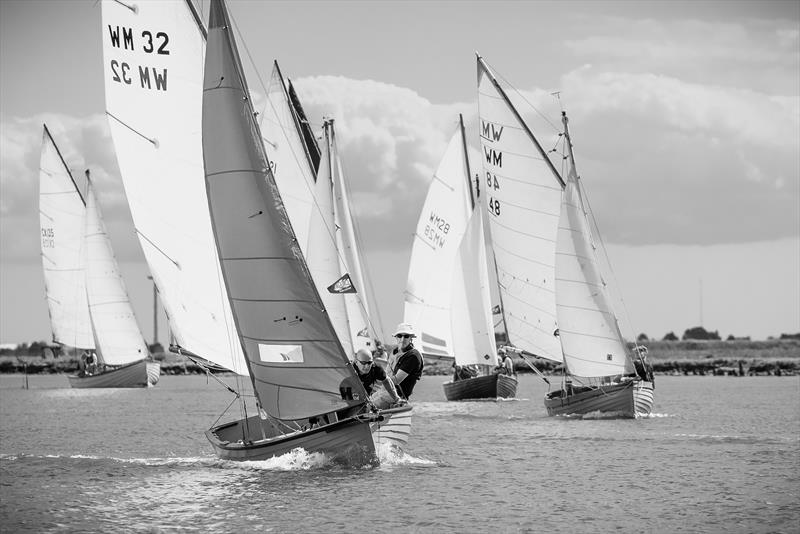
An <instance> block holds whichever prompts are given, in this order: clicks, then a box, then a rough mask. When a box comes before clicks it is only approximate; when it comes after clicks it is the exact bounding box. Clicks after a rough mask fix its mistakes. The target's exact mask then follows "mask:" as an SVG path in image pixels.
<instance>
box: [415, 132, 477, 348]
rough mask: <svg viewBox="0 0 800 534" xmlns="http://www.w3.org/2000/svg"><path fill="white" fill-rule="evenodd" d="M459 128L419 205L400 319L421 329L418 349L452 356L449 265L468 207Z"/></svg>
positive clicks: (451, 263)
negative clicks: (421, 204) (418, 215)
mask: <svg viewBox="0 0 800 534" xmlns="http://www.w3.org/2000/svg"><path fill="white" fill-rule="evenodd" d="M464 149H465V146H464V142H463V138H462V134H461V129H460V128H459V130H458V131H457V132H456V133H455V134H454V135H453V137H452V138H451V139H450V142H449V143H448V145H447V149H446V150H445V153H444V155H443V156H442V159H441V161H440V162H439V166H438V167H437V169H436V172H435V173H434V175H433V180H432V181H431V184H430V186H429V188H428V195H427V197H426V198H425V203H424V204H423V206H422V213H421V214H420V218H419V222H418V223H417V229H416V232H415V233H414V244H413V245H412V247H411V260H410V263H409V267H408V281H407V283H406V291H405V307H404V310H403V321H404V322H406V323H410V324H412V325H415V326H416V327H417V328H418V330H419V331H420V351H421V352H422V353H423V354H427V355H430V356H444V357H453V356H454V352H453V334H452V328H451V313H450V310H451V304H452V302H451V299H452V295H453V291H454V286H453V266H454V265H455V261H456V256H457V254H458V249H459V246H460V244H461V239H462V237H463V235H464V232H465V230H466V227H467V222H468V221H469V218H470V214H471V213H472V207H471V200H470V191H469V187H470V186H469V178H468V175H467V171H466V167H465V163H466V154H465V153H464Z"/></svg>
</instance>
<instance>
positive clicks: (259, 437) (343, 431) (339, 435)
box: [206, 407, 411, 466]
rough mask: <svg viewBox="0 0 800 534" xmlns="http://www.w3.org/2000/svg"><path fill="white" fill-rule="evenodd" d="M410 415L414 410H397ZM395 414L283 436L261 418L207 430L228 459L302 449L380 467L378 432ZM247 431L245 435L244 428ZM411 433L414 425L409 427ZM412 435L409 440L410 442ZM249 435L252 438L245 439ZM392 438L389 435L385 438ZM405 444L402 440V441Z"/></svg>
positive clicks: (340, 460) (220, 454)
mask: <svg viewBox="0 0 800 534" xmlns="http://www.w3.org/2000/svg"><path fill="white" fill-rule="evenodd" d="M397 410H398V411H400V412H401V413H403V414H405V413H408V414H409V415H410V410H411V408H410V407H407V409H406V408H400V409H397ZM393 415H394V414H391V413H389V414H387V416H388V417H387V416H383V415H381V414H369V415H366V416H356V417H349V418H347V419H342V420H340V421H337V422H334V423H331V424H328V425H324V426H319V427H316V428H312V429H308V430H299V431H296V432H293V433H290V434H280V433H279V432H278V431H277V430H276V429H275V427H273V426H272V425H271V423H269V422H267V421H262V420H261V419H259V418H258V417H250V418H248V419H247V420H239V421H235V422H232V423H227V424H224V425H220V426H218V427H215V428H212V429H210V430H208V431H206V437H207V438H208V441H209V442H211V446H212V447H213V448H214V452H215V453H216V455H217V456H218V457H220V458H222V459H224V460H234V461H260V460H267V459H269V458H274V457H278V456H282V455H284V454H286V453H288V452H290V451H292V450H294V449H297V448H302V449H303V450H305V451H306V452H309V453H322V454H324V455H325V456H326V457H327V458H328V459H330V460H331V461H333V462H335V463H340V464H345V465H350V466H359V465H377V464H378V457H377V454H376V452H375V443H376V441H375V439H374V436H373V433H374V432H379V431H381V430H384V431H385V430H386V425H383V426H382V423H385V422H388V421H389V420H391V418H392V416H393ZM245 427H246V428H247V431H246V432H244V431H243V430H244V428H245ZM408 432H410V424H409V425H408ZM408 432H406V434H405V441H408ZM244 434H247V435H248V436H250V439H247V440H245V439H243V435H244ZM383 439H388V436H383ZM401 441H402V440H401Z"/></svg>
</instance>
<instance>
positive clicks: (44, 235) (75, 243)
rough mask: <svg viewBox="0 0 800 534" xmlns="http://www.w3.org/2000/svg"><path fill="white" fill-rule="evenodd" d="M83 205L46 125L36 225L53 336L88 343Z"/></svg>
mask: <svg viewBox="0 0 800 534" xmlns="http://www.w3.org/2000/svg"><path fill="white" fill-rule="evenodd" d="M85 220H86V208H85V203H84V199H83V197H82V196H81V193H80V191H79V190H78V186H77V185H76V184H75V181H74V180H73V178H72V174H71V173H70V171H69V167H67V164H66V163H65V162H64V160H63V158H62V157H61V153H60V152H59V150H58V147H57V146H56V144H55V141H54V140H53V138H52V136H51V135H50V131H49V130H48V129H47V126H44V132H43V134H42V154H41V159H40V163H39V226H40V228H39V230H40V236H39V237H40V239H41V245H42V268H43V269H44V286H45V293H46V295H47V307H48V310H49V312H50V328H51V329H52V333H53V341H54V342H56V343H60V344H62V345H66V346H69V347H76V348H79V349H94V338H93V336H92V325H91V322H90V320H89V303H88V301H87V300H86V276H85V270H84V267H85V262H86V255H85V250H84V239H83V235H84V231H85V225H86V223H85Z"/></svg>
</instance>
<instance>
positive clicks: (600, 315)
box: [556, 165, 634, 377]
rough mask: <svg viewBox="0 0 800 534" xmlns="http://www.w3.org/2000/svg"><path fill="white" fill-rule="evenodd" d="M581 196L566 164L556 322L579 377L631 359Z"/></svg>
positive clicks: (628, 369) (618, 368)
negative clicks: (601, 271) (598, 261)
mask: <svg viewBox="0 0 800 534" xmlns="http://www.w3.org/2000/svg"><path fill="white" fill-rule="evenodd" d="M580 196H581V192H580V185H579V182H578V177H577V174H576V173H575V169H574V167H573V166H572V165H570V172H569V177H568V180H567V188H566V189H565V190H564V201H563V204H562V209H561V223H560V225H559V228H558V249H557V255H556V272H557V273H558V275H557V277H556V293H557V294H558V324H559V332H560V335H561V346H562V348H563V350H564V363H565V364H566V367H567V371H568V372H569V374H571V375H574V376H580V377H600V376H615V375H620V374H625V373H632V372H633V371H634V369H633V365H632V364H631V362H630V359H629V358H628V357H627V355H626V348H625V343H624V342H623V340H622V337H621V336H620V333H619V328H618V326H617V320H616V317H615V316H614V311H613V309H612V307H611V303H610V299H609V298H608V291H607V288H606V283H605V281H604V280H603V277H602V275H601V273H600V269H599V266H598V264H597V258H596V255H595V250H594V249H595V247H594V245H593V243H592V237H591V234H590V232H589V226H588V222H587V220H586V216H585V214H584V208H583V204H582V202H581V198H580Z"/></svg>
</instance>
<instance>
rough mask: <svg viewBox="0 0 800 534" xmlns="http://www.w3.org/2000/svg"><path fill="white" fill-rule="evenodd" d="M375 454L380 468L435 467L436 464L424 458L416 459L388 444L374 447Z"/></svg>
mask: <svg viewBox="0 0 800 534" xmlns="http://www.w3.org/2000/svg"><path fill="white" fill-rule="evenodd" d="M375 453H376V454H377V455H378V460H379V461H380V464H381V468H383V467H389V468H391V467H395V466H400V465H423V466H435V465H436V462H434V461H432V460H426V459H424V458H417V457H416V456H411V455H410V454H408V453H406V452H405V451H402V450H400V449H398V448H397V447H395V446H393V445H391V444H389V443H378V444H377V445H376V447H375Z"/></svg>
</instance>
